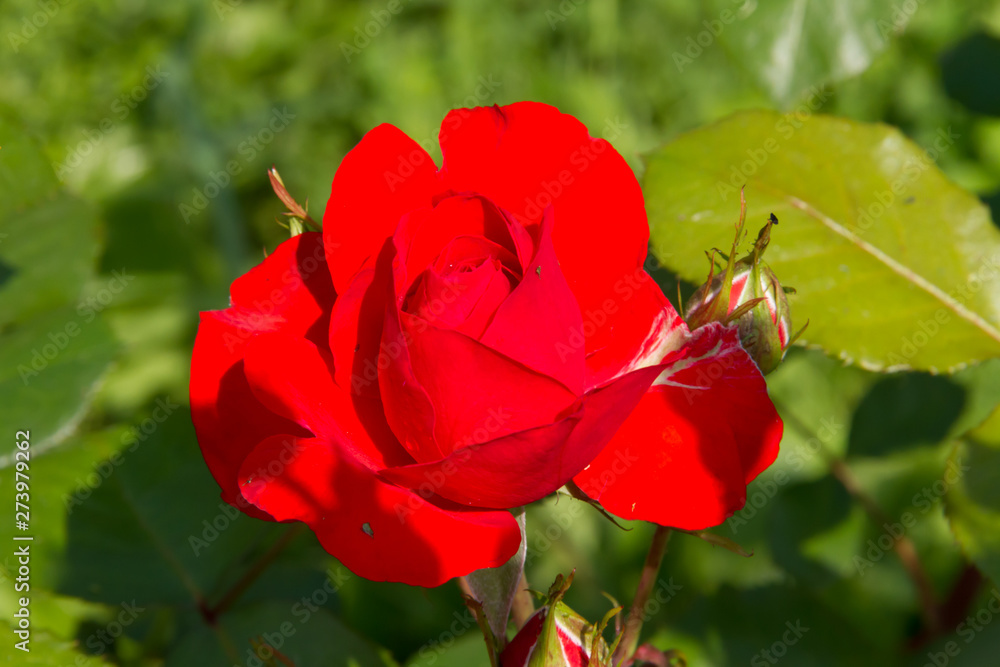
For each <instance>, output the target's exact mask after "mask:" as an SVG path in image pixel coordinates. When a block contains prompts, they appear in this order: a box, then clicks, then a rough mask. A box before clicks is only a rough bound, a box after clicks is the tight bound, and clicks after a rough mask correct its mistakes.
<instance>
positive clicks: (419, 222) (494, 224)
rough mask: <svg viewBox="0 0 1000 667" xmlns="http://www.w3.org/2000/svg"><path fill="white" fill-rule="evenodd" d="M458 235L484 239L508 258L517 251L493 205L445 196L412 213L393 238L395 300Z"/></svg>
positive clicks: (401, 295)
mask: <svg viewBox="0 0 1000 667" xmlns="http://www.w3.org/2000/svg"><path fill="white" fill-rule="evenodd" d="M459 236H471V237H483V238H486V239H488V240H490V241H492V242H494V243H496V244H498V245H500V246H501V247H502V248H504V249H505V250H506V251H507V252H508V253H509V256H510V257H511V258H513V257H514V253H515V252H516V248H515V246H514V240H513V239H512V238H511V236H510V232H509V231H508V229H507V219H506V218H505V217H504V216H503V214H502V213H501V212H500V211H498V210H497V208H496V206H494V205H493V203H492V202H490V201H488V200H486V199H484V198H482V197H476V196H464V195H459V196H454V197H448V198H446V199H443V200H441V201H440V202H439V203H438V204H437V206H435V207H434V208H433V209H420V210H415V211H412V212H411V213H410V215H407V216H406V217H405V218H403V220H402V221H401V222H400V225H399V228H398V229H397V230H396V233H395V236H394V237H393V242H394V243H395V245H396V249H397V253H398V255H397V256H398V260H397V261H399V262H401V263H402V265H401V266H399V267H395V268H394V273H395V274H396V295H397V297H399V298H402V297H403V296H405V295H406V293H407V291H408V290H409V287H410V285H411V284H412V283H413V281H414V280H416V279H417V276H419V275H420V274H421V273H423V271H424V269H426V268H427V267H429V266H431V265H432V264H433V263H434V260H435V259H437V257H438V256H439V255H440V254H441V252H442V250H444V249H445V248H446V246H448V245H449V244H450V243H451V241H452V240H453V239H455V238H456V237H459Z"/></svg>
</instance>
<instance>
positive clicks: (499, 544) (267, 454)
mask: <svg viewBox="0 0 1000 667" xmlns="http://www.w3.org/2000/svg"><path fill="white" fill-rule="evenodd" d="M240 479H241V480H242V491H243V494H244V496H245V497H246V498H247V499H248V500H249V501H250V502H252V503H254V504H255V505H257V506H258V507H260V508H261V509H263V510H264V511H266V512H268V513H270V514H271V515H273V516H274V517H275V518H276V519H278V520H279V521H286V520H300V521H305V522H306V523H307V524H308V525H309V527H310V528H312V529H313V531H314V532H315V533H316V536H317V537H318V538H319V541H320V543H321V544H322V545H323V548H324V549H326V550H327V551H328V552H330V553H331V554H332V555H333V556H335V557H336V558H337V559H339V560H340V561H341V562H342V563H343V564H344V565H345V566H347V567H348V568H349V569H350V570H351V571H352V572H354V573H355V574H357V575H359V576H362V577H364V578H366V579H371V580H374V581H399V582H404V583H407V584H411V585H415V586H438V585H440V584H442V583H444V582H446V581H447V580H448V579H451V578H452V577H457V576H464V575H466V574H468V573H469V572H472V571H473V570H478V569H481V568H484V567H497V566H499V565H502V564H503V563H505V562H507V560H509V559H510V557H511V556H513V555H514V552H515V551H516V550H517V549H518V547H519V546H520V542H521V534H520V529H519V527H518V525H517V521H516V520H515V519H514V517H513V516H512V515H511V514H510V513H508V512H483V511H468V510H465V509H463V508H459V507H457V506H455V505H453V504H451V503H448V502H447V501H443V500H440V499H436V498H434V497H431V499H430V501H427V500H424V499H422V498H421V497H420V496H418V495H416V494H414V493H412V492H410V491H407V490H405V489H401V488H399V487H396V486H393V485H391V484H387V483H385V482H383V481H381V480H380V479H378V478H377V477H376V476H375V475H374V474H373V473H372V472H371V471H370V470H367V469H366V468H364V467H362V466H360V465H358V464H357V463H355V462H353V461H351V459H350V458H349V457H345V456H344V455H343V453H342V452H341V451H340V449H339V447H338V446H337V444H335V443H330V442H324V441H321V440H318V439H300V438H291V437H287V436H275V437H272V438H269V439H268V440H266V441H264V442H262V443H261V444H260V445H259V446H258V447H257V448H256V449H255V450H254V451H253V453H251V455H250V456H248V457H247V459H246V461H245V463H244V465H243V467H242V469H241V471H240Z"/></svg>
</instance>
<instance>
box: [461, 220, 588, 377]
mask: <svg viewBox="0 0 1000 667" xmlns="http://www.w3.org/2000/svg"><path fill="white" fill-rule="evenodd" d="M552 224H553V222H552V215H551V212H550V213H549V214H547V215H546V216H545V219H544V221H543V222H542V229H541V238H540V241H539V244H538V252H537V253H536V254H535V256H534V257H533V258H532V260H531V262H530V263H529V264H528V265H526V266H525V267H524V278H522V279H521V282H520V283H518V285H517V286H516V287H515V288H514V290H513V291H512V292H511V294H510V296H509V297H508V298H507V300H506V301H504V303H503V305H501V306H500V308H498V309H497V312H496V315H494V316H493V322H492V323H491V324H490V326H489V328H488V329H486V332H485V333H484V334H483V337H482V338H481V339H480V342H482V343H483V344H484V345H487V346H489V347H491V348H492V349H494V350H496V351H497V352H500V353H501V354H504V355H506V356H508V357H510V358H511V359H516V360H517V361H519V362H521V363H522V364H524V365H525V366H527V367H529V368H532V369H534V370H536V371H538V372H539V373H542V374H543V375H547V376H549V377H553V378H555V379H557V380H559V381H560V382H562V383H563V384H564V385H566V386H567V387H568V388H569V389H570V390H571V391H572V392H573V393H574V394H576V395H577V396H580V395H582V394H583V391H584V386H583V378H584V350H583V348H582V347H579V346H577V347H574V346H573V345H572V342H573V341H574V339H575V338H576V337H578V336H581V335H582V334H583V318H582V317H581V315H580V307H579V306H578V305H577V303H576V299H575V298H574V296H573V293H572V292H571V291H570V289H569V286H568V285H567V284H566V279H565V278H564V277H563V273H562V270H561V268H560V266H559V260H558V259H557V257H556V253H555V249H554V248H553V247H552Z"/></svg>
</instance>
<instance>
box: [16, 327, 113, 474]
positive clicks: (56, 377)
mask: <svg viewBox="0 0 1000 667" xmlns="http://www.w3.org/2000/svg"><path fill="white" fill-rule="evenodd" d="M117 348H118V345H117V343H116V342H115V340H114V338H113V335H112V333H111V331H110V329H109V328H108V326H107V325H106V324H105V323H104V321H103V320H102V319H101V318H100V317H95V318H94V319H93V321H91V322H85V321H83V320H81V319H80V318H79V317H78V316H77V314H76V312H75V311H74V310H72V309H70V308H59V309H56V310H53V311H52V312H50V313H47V314H45V315H42V316H38V317H35V318H32V319H31V321H30V322H28V323H27V324H25V325H24V326H19V327H17V328H15V329H13V330H12V331H11V332H10V333H8V334H6V335H3V336H0V395H3V396H4V397H5V400H3V401H0V421H2V422H3V423H4V424H10V425H11V427H13V428H18V429H27V430H30V432H31V444H32V449H33V450H34V452H35V453H36V454H41V453H42V452H44V451H45V450H46V449H48V448H49V447H52V446H54V445H56V444H59V443H60V442H61V441H63V440H64V439H65V438H66V437H67V436H68V435H70V434H71V433H72V431H73V430H74V429H75V428H76V425H77V424H78V423H79V421H80V420H81V419H83V417H84V416H85V415H86V412H87V409H88V408H89V406H90V401H91V399H92V396H93V392H94V390H95V389H96V388H97V386H98V384H99V383H100V380H101V378H102V377H103V375H104V373H105V371H106V370H107V369H108V366H109V365H110V364H111V362H112V360H113V359H114V356H115V352H116V350H117ZM12 462H13V457H12V455H11V454H8V453H5V455H4V456H2V457H0V465H3V466H9V465H11V463H12Z"/></svg>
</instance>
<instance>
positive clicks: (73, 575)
mask: <svg viewBox="0 0 1000 667" xmlns="http://www.w3.org/2000/svg"><path fill="white" fill-rule="evenodd" d="M167 405H168V407H170V409H171V412H170V413H169V415H168V416H167V417H166V418H165V419H163V420H162V421H160V422H157V421H156V420H154V419H149V420H147V422H144V424H145V425H148V426H149V427H150V428H149V430H150V431H151V434H150V435H148V436H146V437H145V438H144V439H138V438H137V437H132V438H130V439H129V440H127V443H129V445H130V446H129V447H128V448H127V449H124V450H123V451H122V453H121V463H120V464H118V465H115V466H112V471H111V472H110V474H108V475H107V477H106V478H105V479H103V480H102V483H101V484H100V485H99V486H98V487H97V488H96V489H94V490H93V493H92V495H89V496H87V497H83V496H80V501H81V502H80V503H79V504H76V505H74V506H73V508H72V513H71V514H70V516H69V519H68V522H67V538H66V540H67V544H66V563H65V566H64V571H63V577H62V581H61V584H60V592H61V593H64V594H69V595H75V596H78V597H82V598H85V599H88V600H93V601H97V602H106V603H109V604H112V605H116V604H119V603H121V602H122V601H123V600H129V601H131V600H136V601H137V604H139V605H147V604H150V605H153V604H172V605H181V606H191V605H192V604H194V603H201V602H203V601H204V602H206V603H211V602H212V601H213V599H214V598H215V597H217V596H218V595H220V594H221V593H222V592H223V591H224V590H225V588H226V583H227V582H226V581H224V580H225V579H226V578H227V577H228V578H232V577H233V576H238V573H239V571H240V570H242V569H243V568H244V567H245V561H246V560H247V558H248V557H249V556H250V555H251V553H250V552H255V551H260V550H262V549H266V548H267V546H269V545H270V544H271V543H272V542H273V541H274V540H275V539H277V538H278V537H279V536H280V535H281V534H282V533H284V532H285V531H286V530H288V528H287V527H285V526H282V525H280V524H273V523H267V522H261V521H259V520H257V519H253V518H251V517H248V516H246V515H244V514H242V513H241V512H239V511H238V510H237V509H235V508H233V507H231V506H229V505H227V504H226V503H224V502H222V500H221V499H220V498H219V491H218V487H217V485H216V484H215V482H214V481H213V480H212V478H211V475H210V474H209V472H208V467H207V466H206V465H205V462H204V460H203V459H202V457H201V455H200V453H199V452H198V449H197V445H196V444H195V442H196V441H195V436H194V429H193V428H192V427H191V417H190V414H189V413H188V411H187V410H185V409H181V408H180V407H178V406H170V405H169V404H167ZM164 413H166V410H164V411H161V412H160V413H158V414H161V415H162V414H164ZM137 435H138V436H140V437H141V436H142V435H144V433H143V432H142V431H140V432H138V434H137ZM297 583H298V582H297ZM296 592H298V588H295V589H294V590H293V589H292V587H291V586H290V585H289V588H288V595H289V596H292V595H294V594H295V593H296ZM210 598H212V599H210Z"/></svg>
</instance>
